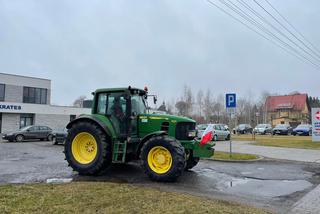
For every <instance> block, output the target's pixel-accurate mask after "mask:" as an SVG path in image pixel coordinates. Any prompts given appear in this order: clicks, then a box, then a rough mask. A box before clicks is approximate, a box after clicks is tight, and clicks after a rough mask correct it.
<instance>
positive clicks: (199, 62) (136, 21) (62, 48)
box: [0, 0, 320, 105]
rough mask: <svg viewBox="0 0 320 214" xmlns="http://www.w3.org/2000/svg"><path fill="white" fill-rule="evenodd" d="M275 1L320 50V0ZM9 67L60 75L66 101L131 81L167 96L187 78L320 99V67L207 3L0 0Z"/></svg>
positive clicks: (2, 59)
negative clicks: (295, 55) (306, 94)
mask: <svg viewBox="0 0 320 214" xmlns="http://www.w3.org/2000/svg"><path fill="white" fill-rule="evenodd" d="M213 1H215V0H213ZM248 1H251V0H248ZM260 1H262V0H260ZM270 2H272V3H273V4H274V5H275V6H276V8H277V9H278V10H280V11H281V12H282V13H283V14H284V15H285V16H286V17H287V18H288V19H289V20H290V21H291V22H292V23H293V24H294V25H295V26H296V27H297V28H298V29H299V30H300V31H301V32H303V33H304V35H305V36H306V37H307V38H309V39H310V40H311V41H312V42H313V43H314V44H315V45H317V46H318V47H320V39H319V38H320V30H319V20H320V13H319V10H320V1H317V0H308V1H303V0H290V1H289V0H287V1H284V0H282V1H276V0H270ZM0 68H1V70H0V72H4V73H12V74H21V75H30V76H37V77H43V78H49V79H51V80H52V89H53V92H52V95H53V97H52V102H53V103H55V104H64V105H65V104H71V103H72V102H73V100H74V99H75V98H77V97H78V96H79V95H82V94H85V95H88V96H89V95H90V93H91V92H92V91H93V90H94V89H96V88H99V87H117V86H128V85H132V86H135V87H141V88H143V87H144V85H148V86H149V89H150V91H151V92H156V93H157V94H158V95H159V98H160V100H163V99H166V100H170V99H172V98H173V97H178V96H180V94H181V93H182V89H183V85H185V84H186V85H190V86H191V87H192V89H194V90H195V91H196V90H198V89H200V88H202V89H203V90H206V89H207V88H210V89H211V90H212V91H213V92H214V94H219V93H225V92H236V93H238V94H239V96H245V95H246V94H247V93H248V92H249V91H251V93H253V94H254V95H256V96H259V94H260V92H261V91H263V90H268V91H270V92H273V93H279V94H285V93H290V92H292V91H300V92H307V93H308V94H309V95H312V96H319V83H318V81H319V74H320V71H319V70H316V69H315V68H313V67H312V66H310V65H308V64H306V63H303V62H301V61H299V60H298V59H296V58H295V57H293V56H291V55H289V54H287V53H286V52H284V51H283V50H281V49H279V48H278V47H276V46H274V45H273V44H271V43H270V42H268V41H266V40H264V39H263V38H261V37H259V36H258V35H257V34H255V33H254V32H252V31H250V30H248V29H247V28H245V27H244V26H242V25H241V24H239V23H237V22H236V21H234V20H233V19H231V18H230V17H228V16H227V15H225V14H223V13H222V12H221V11H219V10H218V9H216V8H214V7H212V6H210V5H209V4H208V3H207V2H206V1H204V0H152V1H150V0H135V1H132V0H131V1H130V0H114V1H107V0H101V1H79V0H77V1H75V0H73V1H71V0H69V1H68V0H67V1H66V0H47V1H39V0H34V1H32V0H20V1H19V0H0Z"/></svg>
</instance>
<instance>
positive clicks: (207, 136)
mask: <svg viewBox="0 0 320 214" xmlns="http://www.w3.org/2000/svg"><path fill="white" fill-rule="evenodd" d="M212 136H213V126H212V125H211V124H209V125H208V127H207V128H206V129H205V130H204V132H203V134H202V137H201V141H200V145H204V144H206V143H208V142H209V141H211V140H212Z"/></svg>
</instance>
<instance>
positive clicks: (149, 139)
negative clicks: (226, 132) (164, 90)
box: [64, 86, 215, 181]
mask: <svg viewBox="0 0 320 214" xmlns="http://www.w3.org/2000/svg"><path fill="white" fill-rule="evenodd" d="M93 95H94V99H93V107H92V113H91V114H89V115H81V116H79V117H78V118H76V119H75V120H73V121H71V122H70V123H69V124H68V125H67V129H68V136H67V139H66V142H65V148H64V153H65V156H66V160H67V161H68V163H69V165H70V166H71V167H72V168H73V170H75V171H77V172H78V173H79V174H81V175H96V174H98V173H99V172H101V171H102V170H104V169H105V168H107V167H109V166H110V165H111V164H112V163H126V162H129V161H133V160H140V161H141V167H142V168H143V170H144V172H145V173H146V174H147V175H148V176H149V178H150V179H151V180H154V181H174V180H176V179H177V178H178V177H179V176H181V174H182V173H183V171H184V170H188V169H191V168H192V167H194V166H195V165H196V164H197V163H198V162H199V158H200V157H207V158H208V157H211V156H213V153H214V149H213V146H214V145H215V144H214V142H211V141H209V142H207V143H206V144H204V145H200V141H199V140H197V139H196V123H195V121H194V120H192V119H189V118H186V117H178V116H172V115H158V114H148V113H147V112H148V108H147V105H146V103H147V97H148V90H147V88H145V89H144V90H142V89H137V88H131V87H130V86H129V87H128V88H107V89H98V90H96V91H95V92H94V93H93ZM150 96H152V95H150Z"/></svg>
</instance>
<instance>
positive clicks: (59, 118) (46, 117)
mask: <svg viewBox="0 0 320 214" xmlns="http://www.w3.org/2000/svg"><path fill="white" fill-rule="evenodd" d="M69 122H70V115H59V114H36V115H35V118H34V124H35V125H45V126H49V127H50V128H52V129H53V130H57V129H58V130H59V129H63V128H64V127H66V125H67V124H68V123H69Z"/></svg>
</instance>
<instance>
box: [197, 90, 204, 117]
mask: <svg viewBox="0 0 320 214" xmlns="http://www.w3.org/2000/svg"><path fill="white" fill-rule="evenodd" d="M197 103H198V106H199V116H200V117H201V116H202V107H203V91H202V90H201V89H200V90H199V91H198V93H197Z"/></svg>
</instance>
